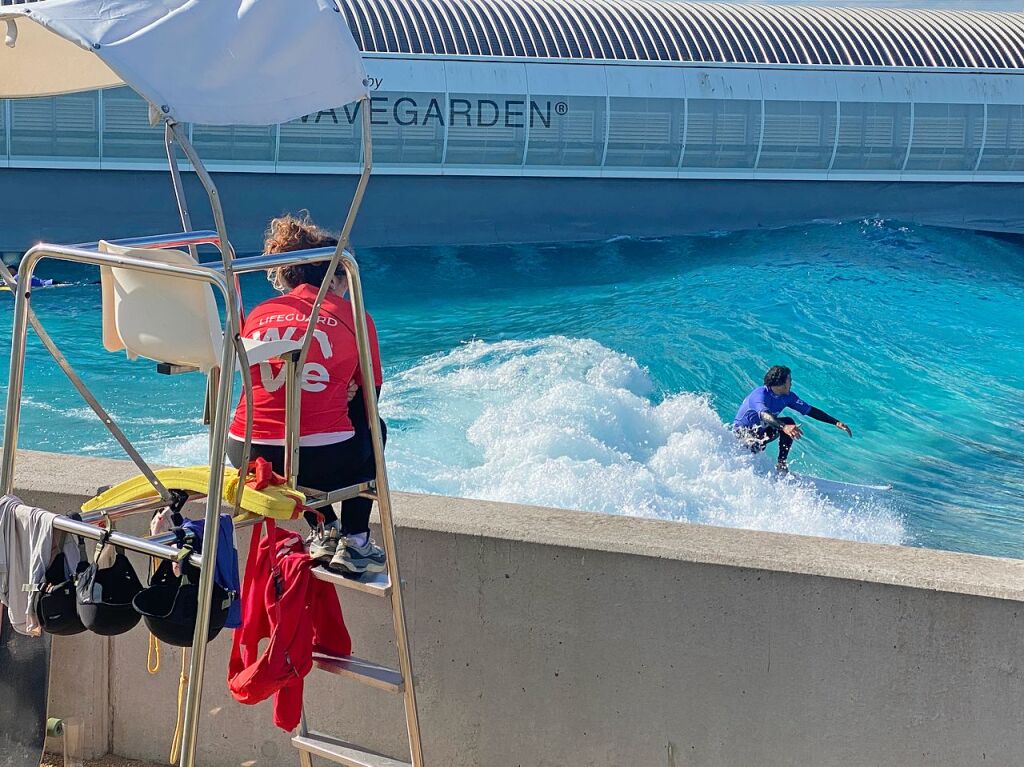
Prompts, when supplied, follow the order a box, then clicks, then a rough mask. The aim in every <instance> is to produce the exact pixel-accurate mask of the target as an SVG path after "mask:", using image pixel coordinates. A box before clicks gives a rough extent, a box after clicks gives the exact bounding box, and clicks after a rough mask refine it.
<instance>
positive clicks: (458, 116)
mask: <svg viewBox="0 0 1024 767" xmlns="http://www.w3.org/2000/svg"><path fill="white" fill-rule="evenodd" d="M361 107H362V102H356V103H355V104H348V105H346V106H344V107H339V108H338V109H325V110H323V111H320V112H316V113H314V114H309V115H306V116H305V117H303V118H302V122H304V123H320V122H324V121H327V122H333V123H334V124H336V125H337V124H340V123H341V122H343V121H344V122H346V123H348V124H349V125H352V124H354V123H355V121H356V120H358V119H359V110H360V108H361ZM568 111H569V107H568V105H567V104H566V103H565V102H564V101H551V100H545V101H535V100H533V99H529V100H526V99H502V100H498V99H488V98H479V97H477V98H454V97H453V98H449V99H447V104H446V103H445V99H439V98H434V97H430V98H419V99H417V98H416V97H415V96H397V95H396V96H392V95H381V96H371V97H370V124H371V125H399V126H402V127H405V126H410V125H418V126H428V125H439V126H442V127H444V126H448V127H466V128H494V127H499V126H500V127H504V128H525V127H527V125H529V127H531V128H532V127H533V126H534V125H542V126H543V127H545V128H550V127H551V120H552V117H553V116H554V117H560V116H562V115H564V114H566V113H567V112H568Z"/></svg>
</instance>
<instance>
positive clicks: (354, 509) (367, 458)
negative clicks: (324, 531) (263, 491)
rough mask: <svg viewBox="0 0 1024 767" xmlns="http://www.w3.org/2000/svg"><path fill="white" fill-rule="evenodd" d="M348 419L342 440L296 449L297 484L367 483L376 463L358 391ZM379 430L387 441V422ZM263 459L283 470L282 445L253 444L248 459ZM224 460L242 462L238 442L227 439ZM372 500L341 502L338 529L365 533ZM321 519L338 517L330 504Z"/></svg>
mask: <svg viewBox="0 0 1024 767" xmlns="http://www.w3.org/2000/svg"><path fill="white" fill-rule="evenodd" d="M348 413H349V419H350V420H351V421H352V426H353V428H354V429H355V432H356V433H355V435H354V436H352V437H350V438H349V439H347V440H345V441H344V442H335V443H334V444H332V445H320V446H317V447H303V448H300V449H299V484H300V485H301V486H302V487H308V488H312V489H313V490H322V491H324V492H327V491H330V490H336V489H338V488H340V487H348V486H349V485H355V484H358V483H360V482H369V481H370V480H372V479H375V478H376V477H377V466H376V464H375V463H374V460H373V445H372V443H371V440H370V428H369V424H368V422H367V419H366V408H365V406H364V404H363V393H362V391H361V390H360V391H359V392H357V393H356V396H355V398H354V399H353V400H352V401H351V402H350V403H349V406H348ZM380 426H381V433H382V436H383V438H384V442H385V444H386V443H387V425H386V424H385V423H384V421H383V420H382V421H381V422H380ZM256 458H263V459H264V460H266V461H269V462H270V464H271V465H272V466H273V467H274V471H276V472H277V473H278V474H283V473H284V447H283V446H282V445H253V446H252V451H251V455H250V460H255V459H256ZM228 459H229V460H230V461H231V463H232V464H233V465H234V466H235V467H236V468H237V467H238V465H239V464H240V463H241V461H242V443H241V442H240V441H238V440H236V439H230V440H228ZM372 508H373V501H371V500H370V499H369V498H358V497H357V498H349V499H348V500H345V501H342V502H341V531H342V533H344V534H346V535H349V534H355V533H365V532H367V531H368V530H369V529H370V511H371V510H372ZM320 512H321V513H322V514H323V515H324V521H325V522H327V523H331V522H334V521H335V520H337V519H338V515H337V514H336V513H335V511H334V509H333V508H332V507H331V506H325V507H323V508H322V509H320ZM305 518H306V521H307V522H308V523H309V524H310V526H311V527H312V526H315V525H316V523H317V519H316V515H315V514H311V513H308V512H307V513H306V515H305Z"/></svg>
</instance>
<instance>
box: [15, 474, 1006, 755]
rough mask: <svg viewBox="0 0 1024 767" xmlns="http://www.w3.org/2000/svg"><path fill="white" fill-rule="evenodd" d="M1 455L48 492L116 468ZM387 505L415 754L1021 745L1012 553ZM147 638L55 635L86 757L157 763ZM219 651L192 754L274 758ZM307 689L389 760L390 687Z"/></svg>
mask: <svg viewBox="0 0 1024 767" xmlns="http://www.w3.org/2000/svg"><path fill="white" fill-rule="evenodd" d="M19 465H20V467H21V469H22V470H23V471H21V472H19V483H18V484H19V487H21V488H23V496H24V497H25V498H26V500H36V501H38V502H40V503H43V502H46V503H49V505H50V506H51V507H52V508H56V509H61V508H67V507H69V506H72V505H75V504H77V502H78V498H79V497H81V496H82V495H83V494H86V493H88V492H89V488H88V485H89V484H92V485H96V484H101V483H102V484H105V483H107V482H108V481H110V480H111V479H115V478H117V477H118V476H123V475H125V474H128V473H130V470H126V467H125V465H124V464H122V463H118V462H111V461H96V460H89V459H80V458H73V457H68V456H47V455H43V454H26V455H25V457H24V459H22V460H21V463H20V464H19ZM54 489H56V491H57V494H56V495H55V494H54ZM396 513H397V519H398V524H399V545H400V547H401V554H402V572H403V576H404V578H405V579H406V581H407V586H406V589H407V590H406V595H407V602H408V610H409V623H410V631H411V637H412V642H413V655H414V663H415V666H416V670H417V674H418V691H419V696H420V709H421V712H422V723H423V730H424V735H425V751H426V757H427V761H428V764H429V765H431V767H437V766H444V767H449V766H451V767H462V766H466V767H468V766H469V765H474V766H477V765H479V766H481V767H547V766H551V767H555V766H556V765H557V766H558V767H575V766H577V765H578V766H580V767H582V766H584V765H587V766H590V765H593V766H594V767H612V766H613V765H614V766H618V765H631V766H633V765H636V766H640V767H648V766H650V767H656V766H658V765H663V766H664V767H683V766H684V765H685V766H686V767H711V766H712V765H714V766H716V767H742V766H748V765H749V766H751V767H755V766H756V767H775V766H778V767H782V766H783V765H785V766H786V767H790V766H791V765H813V766H814V767H829V766H831V765H836V766H837V767H838V766H839V765H842V766H843V767H850V766H855V767H861V766H866V765H901V766H902V765H949V766H950V767H953V766H954V765H955V766H956V767H963V766H964V765H985V766H986V767H989V766H992V765H1013V766H1014V767H1017V766H1018V765H1020V764H1024V734H1022V733H1024V727H1022V725H1024V678H1022V674H1024V645H1022V641H1021V634H1022V628H1024V618H1022V604H1021V602H1022V600H1024V588H1022V586H1021V584H1022V582H1024V579H1022V576H1024V562H1022V561H1013V560H1001V559H994V558H987V557H978V556H968V555H960V554H951V553H944V552H934V551H924V550H918V549H908V548H898V547H889V546H877V545H866V544H857V543H846V542H840V541H833V540H825V539H817V538H810V537H801V536H789V535H778V534H769V533H755V532H747V531H740V530H729V529H723V528H713V527H703V526H697V525H687V524H679V523H670V522H659V521H652V520H646V519H635V518H626V517H614V516H605V515H598V514H589V513H580V512H570V511H558V510H551V509H541V508H535V507H519V506H512V505H508V504H498V503H485V502H479V501H466V500H457V499H450V498H441V497H428V496H413V495H398V496H397V497H396ZM342 598H343V601H342V605H343V609H344V610H345V614H346V618H347V620H348V623H349V626H350V628H351V630H352V632H353V636H354V641H355V647H356V653H357V654H359V655H360V656H362V657H367V658H370V659H374V660H379V661H382V662H387V663H392V664H393V663H395V656H394V650H393V647H392V646H391V643H390V642H389V641H388V637H390V635H391V631H390V618H389V616H388V613H387V611H386V607H385V604H384V603H383V602H382V601H381V600H376V599H373V598H371V597H367V596H363V595H359V594H349V593H348V592H347V591H346V592H342ZM146 646H147V642H146V634H145V631H144V629H143V628H141V627H140V628H138V629H136V630H135V631H133V632H131V633H130V634H127V635H124V636H122V637H118V638H116V639H114V640H112V641H110V642H107V641H104V640H99V639H97V638H95V637H84V638H74V639H70V640H67V639H61V638H58V639H57V641H56V642H55V659H54V680H55V684H54V685H52V688H53V689H52V695H51V700H52V709H53V711H52V713H53V714H55V715H66V714H67V713H68V712H74V710H75V709H76V708H77V709H80V710H81V709H83V708H92V709H93V711H92V713H93V716H92V717H91V719H90V721H91V722H93V726H92V729H91V731H90V736H91V739H90V745H91V747H92V748H93V749H94V750H99V749H101V748H102V747H103V746H104V745H105V744H109V746H110V747H111V749H112V750H113V751H115V752H116V753H119V754H123V755H126V756H134V757H143V758H148V759H166V756H167V748H168V744H169V742H170V737H171V732H172V729H173V726H174V699H175V691H176V687H177V679H178V673H177V669H178V665H179V662H180V656H179V655H178V653H177V652H176V651H173V650H170V649H168V648H164V650H163V655H162V669H161V671H160V673H159V674H157V675H155V676H150V675H148V674H147V673H146V665H145V658H146ZM229 646H230V639H229V636H228V635H227V634H224V635H222V636H220V637H218V638H217V639H216V640H215V641H214V643H213V644H212V645H211V653H210V666H209V674H208V677H207V680H208V681H207V684H206V687H205V693H204V697H203V706H202V710H203V713H204V720H203V734H202V740H201V749H202V757H201V760H200V763H201V764H203V765H204V767H235V766H237V765H245V766H246V767H262V766H264V765H265V766H266V767H270V766H271V765H275V766H276V765H282V764H294V763H296V762H295V761H293V760H295V755H294V753H293V752H292V750H291V748H290V746H289V744H288V738H287V736H286V735H285V734H284V733H281V732H277V731H275V730H274V728H273V725H272V724H271V718H270V709H269V706H268V705H267V704H261V705H259V706H255V707H243V706H240V705H238V704H237V703H235V702H234V701H233V700H232V699H231V698H230V696H229V695H228V693H227V690H226V686H225V683H224V678H225V669H226V658H227V653H228V649H229ZM105 675H107V676H108V678H109V687H105V686H104V685H103V684H102V682H103V680H104V676H105ZM57 680H60V681H61V684H60V685H58V684H56V681H57ZM83 690H84V691H85V692H84V698H83ZM306 701H307V710H308V712H309V714H310V718H311V721H312V725H313V726H314V727H315V728H317V729H323V730H326V731H330V732H333V733H336V734H339V735H341V736H345V737H348V738H350V739H352V740H355V741H357V742H361V743H363V744H365V745H366V746H369V747H372V748H376V749H379V750H382V751H384V752H386V753H389V754H392V755H395V756H399V757H404V756H405V753H406V752H405V743H404V735H403V732H402V724H403V722H402V714H401V701H400V699H399V698H398V697H397V696H389V695H388V694H387V693H382V692H378V691H376V690H373V689H370V688H364V687H361V686H359V685H355V684H351V683H349V682H346V681H342V680H340V679H338V678H335V677H332V676H330V675H327V674H323V673H322V672H315V671H314V672H313V673H312V674H311V675H310V677H309V678H308V680H307V696H306ZM86 703H88V704H89V705H88V706H86V705H85V704H86Z"/></svg>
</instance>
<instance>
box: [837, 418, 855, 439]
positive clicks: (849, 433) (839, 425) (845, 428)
mask: <svg viewBox="0 0 1024 767" xmlns="http://www.w3.org/2000/svg"><path fill="white" fill-rule="evenodd" d="M836 428H837V429H842V430H843V431H845V432H846V436H848V437H852V436H853V431H852V430H851V429H850V427H849V426H847V425H846V424H845V423H843V422H842V421H836Z"/></svg>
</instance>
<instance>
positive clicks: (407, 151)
mask: <svg viewBox="0 0 1024 767" xmlns="http://www.w3.org/2000/svg"><path fill="white" fill-rule="evenodd" d="M370 125H371V126H372V130H373V133H372V136H373V162H374V163H375V164H376V163H380V164H383V165H438V164H440V162H441V155H442V154H443V153H444V126H445V106H444V94H443V93H427V92H410V93H377V94H375V95H374V96H373V97H372V98H371V99H370Z"/></svg>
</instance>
